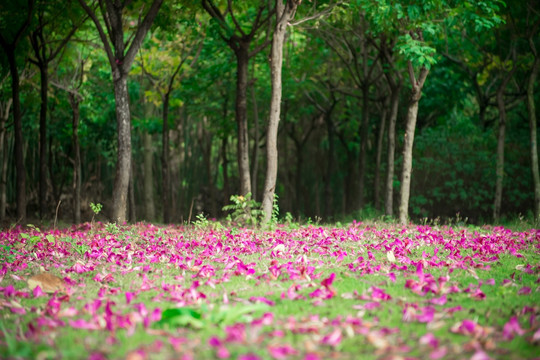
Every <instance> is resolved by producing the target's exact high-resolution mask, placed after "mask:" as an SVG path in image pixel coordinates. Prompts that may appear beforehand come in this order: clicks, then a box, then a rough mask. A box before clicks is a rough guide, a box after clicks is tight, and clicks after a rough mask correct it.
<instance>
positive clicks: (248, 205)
mask: <svg viewBox="0 0 540 360" xmlns="http://www.w3.org/2000/svg"><path fill="white" fill-rule="evenodd" d="M231 202H232V204H229V205H225V206H224V207H223V211H232V213H231V214H229V216H228V217H227V219H228V220H229V221H233V222H238V223H241V224H245V225H257V224H258V223H259V222H260V220H261V218H262V216H263V212H262V210H261V209H260V207H261V204H260V203H258V202H257V201H255V200H254V199H252V198H251V193H248V194H247V195H246V196H242V195H232V196H231ZM278 212H279V209H278Z"/></svg>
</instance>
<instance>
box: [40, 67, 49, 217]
mask: <svg viewBox="0 0 540 360" xmlns="http://www.w3.org/2000/svg"><path fill="white" fill-rule="evenodd" d="M38 66H39V72H40V79H41V84H40V95H41V104H40V111H39V217H40V218H41V219H43V218H44V216H45V214H46V212H47V103H48V95H47V91H48V87H49V74H48V66H47V62H40V63H39V65H38Z"/></svg>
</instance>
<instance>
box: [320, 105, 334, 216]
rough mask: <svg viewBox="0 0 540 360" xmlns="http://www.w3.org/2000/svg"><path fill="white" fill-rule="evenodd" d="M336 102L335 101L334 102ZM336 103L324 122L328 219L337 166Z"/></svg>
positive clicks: (325, 199) (326, 214)
mask: <svg viewBox="0 0 540 360" xmlns="http://www.w3.org/2000/svg"><path fill="white" fill-rule="evenodd" d="M334 104H335V103H334ZM333 108H334V105H332V107H331V108H330V110H329V111H328V112H327V113H325V114H324V122H325V123H326V131H327V134H328V163H327V166H326V175H325V176H324V178H325V179H324V214H323V216H324V217H325V219H326V220H327V219H328V218H329V217H330V214H331V212H332V208H333V207H332V205H333V204H332V203H333V201H332V200H333V199H332V175H333V174H334V168H335V166H334V165H335V141H334V138H335V136H334V134H335V131H334V123H333V122H332V110H333Z"/></svg>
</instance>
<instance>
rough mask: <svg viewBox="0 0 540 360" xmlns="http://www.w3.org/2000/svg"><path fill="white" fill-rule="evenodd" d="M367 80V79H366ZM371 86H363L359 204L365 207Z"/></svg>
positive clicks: (360, 206)
mask: <svg viewBox="0 0 540 360" xmlns="http://www.w3.org/2000/svg"><path fill="white" fill-rule="evenodd" d="M366 81H367V80H366ZM368 127H369V87H368V86H367V85H364V86H363V88H362V122H361V125H360V166H359V172H360V174H359V179H358V206H359V208H360V209H362V208H363V207H364V205H365V204H364V191H365V178H366V174H365V173H366V158H367V154H366V153H367V144H368V136H369V129H368Z"/></svg>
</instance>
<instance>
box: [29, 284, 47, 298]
mask: <svg viewBox="0 0 540 360" xmlns="http://www.w3.org/2000/svg"><path fill="white" fill-rule="evenodd" d="M32 293H33V294H34V297H35V298H38V297H42V296H45V293H44V292H43V290H41V287H40V286H39V285H38V286H36V287H35V288H34V290H32Z"/></svg>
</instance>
